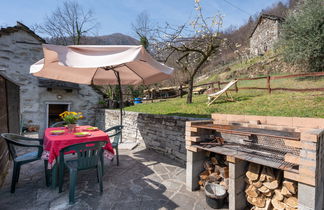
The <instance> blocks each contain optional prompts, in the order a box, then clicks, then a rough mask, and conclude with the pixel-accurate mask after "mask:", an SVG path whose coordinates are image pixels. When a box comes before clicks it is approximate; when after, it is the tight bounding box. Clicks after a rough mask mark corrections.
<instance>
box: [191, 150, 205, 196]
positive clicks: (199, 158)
mask: <svg viewBox="0 0 324 210" xmlns="http://www.w3.org/2000/svg"><path fill="white" fill-rule="evenodd" d="M205 158H206V156H205V152H202V151H200V152H192V151H190V150H187V167H186V185H187V190H189V191H194V190H198V189H199V185H198V181H199V174H200V172H201V171H202V170H203V162H204V160H205Z"/></svg>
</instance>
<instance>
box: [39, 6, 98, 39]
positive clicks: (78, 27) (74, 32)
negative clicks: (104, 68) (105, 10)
mask: <svg viewBox="0 0 324 210" xmlns="http://www.w3.org/2000/svg"><path fill="white" fill-rule="evenodd" d="M97 25H98V24H97V23H96V22H95V18H94V17H93V12H92V11H91V10H86V11H85V10H84V9H83V8H82V7H81V5H80V4H79V3H78V2H77V1H65V2H64V3H63V5H62V6H61V7H58V8H56V9H55V10H54V12H53V13H52V14H51V15H50V16H47V17H46V20H45V23H44V24H42V25H40V26H39V31H41V32H43V33H46V34H48V35H49V36H50V37H51V38H52V40H54V42H55V43H56V44H63V45H68V44H81V42H82V38H83V37H84V36H85V35H86V34H88V33H89V32H91V31H92V30H94V29H95V28H96V27H97Z"/></svg>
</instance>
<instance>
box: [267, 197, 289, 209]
mask: <svg viewBox="0 0 324 210" xmlns="http://www.w3.org/2000/svg"><path fill="white" fill-rule="evenodd" d="M271 204H272V205H273V207H274V208H275V209H278V210H284V209H285V207H286V205H285V204H284V203H283V202H281V201H278V200H277V199H274V198H273V199H271Z"/></svg>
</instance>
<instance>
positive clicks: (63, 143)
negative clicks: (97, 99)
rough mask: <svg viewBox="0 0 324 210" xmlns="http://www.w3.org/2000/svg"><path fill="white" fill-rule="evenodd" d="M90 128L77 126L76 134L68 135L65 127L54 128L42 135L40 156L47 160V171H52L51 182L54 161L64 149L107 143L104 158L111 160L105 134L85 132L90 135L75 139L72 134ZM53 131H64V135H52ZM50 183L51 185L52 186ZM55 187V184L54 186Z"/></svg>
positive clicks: (109, 143)
mask: <svg viewBox="0 0 324 210" xmlns="http://www.w3.org/2000/svg"><path fill="white" fill-rule="evenodd" d="M88 127H91V126H78V127H77V128H76V132H72V133H69V131H68V128H66V127H55V128H47V129H46V130H45V134H44V151H43V154H42V159H43V160H48V169H52V168H53V171H52V174H53V175H52V179H53V182H54V180H56V173H57V170H56V165H57V164H55V163H56V161H57V160H58V157H59V155H60V150H61V149H62V148H64V147H67V146H70V145H73V144H78V143H83V142H91V141H107V144H106V145H105V147H104V148H103V149H104V156H105V157H106V158H108V159H112V158H113V157H114V150H113V147H112V144H111V142H110V140H109V136H108V135H107V133H105V132H103V131H101V130H97V131H87V132H89V133H90V135H89V136H83V137H77V136H76V135H74V133H77V132H83V131H85V129H86V128H88ZM53 130H65V133H64V134H61V135H53V134H51V131H53ZM53 182H52V184H54V183H53ZM54 185H55V184H54Z"/></svg>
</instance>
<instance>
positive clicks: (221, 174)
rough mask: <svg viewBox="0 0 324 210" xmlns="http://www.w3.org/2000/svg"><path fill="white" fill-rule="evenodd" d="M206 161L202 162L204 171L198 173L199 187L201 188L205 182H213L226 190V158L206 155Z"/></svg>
mask: <svg viewBox="0 0 324 210" xmlns="http://www.w3.org/2000/svg"><path fill="white" fill-rule="evenodd" d="M207 157H208V160H206V161H204V163H203V167H204V169H205V170H204V171H203V172H202V173H200V176H199V177H200V180H199V182H198V183H199V185H200V186H201V187H203V186H204V185H205V183H206V182H214V183H216V184H220V185H222V186H224V188H225V189H226V190H228V182H229V179H228V176H229V173H228V163H227V162H226V156H222V155H217V154H215V153H209V152H208V153H207Z"/></svg>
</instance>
